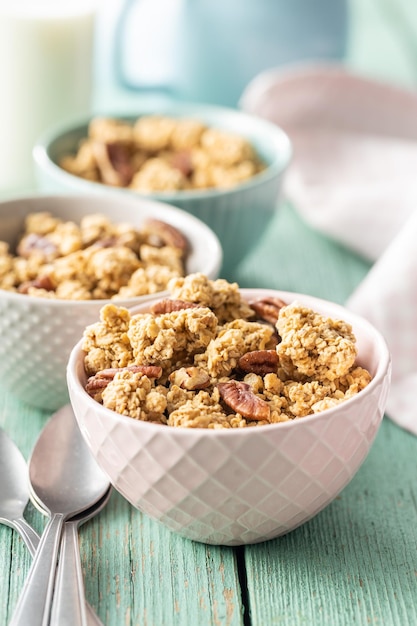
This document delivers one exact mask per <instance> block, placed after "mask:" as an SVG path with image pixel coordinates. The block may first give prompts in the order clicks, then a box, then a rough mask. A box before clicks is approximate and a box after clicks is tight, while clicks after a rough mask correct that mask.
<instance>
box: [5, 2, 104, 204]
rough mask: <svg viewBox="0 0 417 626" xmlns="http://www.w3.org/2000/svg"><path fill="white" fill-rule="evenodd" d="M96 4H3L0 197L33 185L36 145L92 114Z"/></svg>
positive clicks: (23, 190)
mask: <svg viewBox="0 0 417 626" xmlns="http://www.w3.org/2000/svg"><path fill="white" fill-rule="evenodd" d="M96 4H97V2H93V1H92V0H0V193H3V192H9V191H13V192H14V191H17V192H25V191H28V190H31V189H32V188H33V187H34V174H33V165H32V148H33V145H34V143H35V141H36V139H37V138H38V137H39V135H40V134H41V133H42V132H43V131H44V130H46V129H47V128H48V127H50V126H53V125H54V124H58V123H61V122H65V121H66V120H70V119H74V118H77V117H81V116H83V115H87V114H88V113H90V111H91V103H92V84H93V50H94V28H95V12H96Z"/></svg>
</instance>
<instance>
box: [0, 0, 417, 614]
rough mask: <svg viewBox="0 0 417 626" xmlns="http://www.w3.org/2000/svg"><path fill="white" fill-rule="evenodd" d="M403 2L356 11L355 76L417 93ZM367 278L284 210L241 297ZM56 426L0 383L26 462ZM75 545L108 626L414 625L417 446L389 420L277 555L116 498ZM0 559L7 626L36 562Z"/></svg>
mask: <svg viewBox="0 0 417 626" xmlns="http://www.w3.org/2000/svg"><path fill="white" fill-rule="evenodd" d="M408 1H409V0H355V2H352V30H351V44H350V52H349V63H350V64H351V66H352V67H355V68H356V69H359V70H361V71H362V72H363V73H366V74H368V75H378V76H379V77H380V78H387V79H390V80H392V81H395V82H399V83H402V84H406V85H408V86H413V85H414V84H416V85H417V5H416V7H415V8H413V7H411V6H409V4H411V2H410V3H409V4H407V3H408ZM407 12H408V13H407ZM413 34H414V35H415V37H414V39H413V37H412V35H413ZM371 44H372V45H371ZM384 59H385V61H384ZM106 93H107V101H106V103H104V104H103V106H108V107H109V108H111V107H110V105H111V104H112V103H116V100H115V98H116V96H117V97H118V99H117V104H118V105H119V106H120V108H122V107H123V106H124V105H125V103H127V102H129V103H130V106H134V98H135V97H134V96H131V95H129V96H128V95H127V94H116V92H115V91H114V90H113V91H111V92H110V91H107V92H106ZM110 93H111V94H112V98H113V100H112V102H109V101H108V98H109V94H110ZM368 269H369V266H368V264H367V263H366V262H365V261H364V260H363V259H361V258H359V257H358V256H355V255H353V254H352V253H351V252H349V251H348V250H346V249H344V248H342V247H340V246H339V245H337V244H336V243H334V242H333V241H330V240H329V239H327V238H325V237H323V236H322V235H320V234H318V233H316V232H313V231H312V230H311V229H310V228H309V227H308V226H306V225H305V224H304V223H303V222H302V221H301V219H300V218H299V217H298V215H297V213H296V211H295V210H294V208H292V207H291V206H288V205H284V206H282V207H281V209H280V210H279V211H278V212H277V215H276V219H275V221H274V223H273V226H272V227H271V228H270V230H269V232H268V233H267V235H266V236H265V237H264V239H263V240H262V241H260V242H259V243H258V245H257V248H256V249H255V250H254V251H253V253H252V254H251V255H250V257H247V258H246V259H244V260H243V262H242V263H241V265H240V266H239V267H238V268H237V270H236V271H235V272H234V274H233V278H234V279H235V280H237V281H238V282H239V284H240V285H241V286H242V287H249V286H250V287H255V286H256V287H272V288H279V289H285V290H291V291H301V292H305V293H310V294H313V295H316V296H319V297H323V298H326V299H330V300H334V301H337V302H341V303H342V302H344V301H345V300H346V298H347V297H348V296H349V294H350V293H351V292H352V290H353V289H354V288H355V286H356V285H357V284H358V283H359V282H360V281H361V279H362V278H363V276H364V275H365V274H366V272H367V271H368ZM48 415H49V414H48V413H47V412H42V411H39V410H34V409H32V408H30V407H28V406H26V405H23V404H22V403H20V402H19V401H17V400H15V399H13V398H12V397H11V396H10V395H9V394H8V393H7V392H6V391H5V390H3V389H2V388H1V383H0V426H2V427H3V428H4V429H5V430H6V431H7V432H8V433H9V434H10V435H11V436H12V437H13V439H14V440H15V442H16V443H17V444H18V446H19V448H20V449H21V451H22V452H23V454H24V455H25V457H27V456H28V455H29V453H30V450H31V448H32V446H33V444H34V441H35V439H36V437H37V435H38V433H39V432H40V430H41V428H42V426H43V424H44V423H45V420H46V419H47V417H48ZM0 480H1V476H0ZM27 519H28V520H29V521H30V522H31V523H32V524H33V526H34V527H35V528H36V529H37V530H38V531H41V530H42V528H43V526H44V523H45V520H44V519H43V518H42V516H41V515H40V514H39V513H38V512H37V511H36V510H34V509H33V507H32V506H31V505H29V506H28V509H27ZM80 543H81V556H82V563H83V568H84V574H85V586H86V595H87V598H88V600H89V601H90V603H91V604H92V606H93V607H94V608H95V609H96V611H97V613H98V615H99V616H100V618H101V619H102V621H103V623H104V624H106V625H107V626H171V625H172V626H226V625H227V626H238V625H239V626H242V625H243V626H249V625H251V626H273V625H275V624H276V625H280V626H298V625H304V624H305V625H307V626H350V625H360V626H362V625H363V626H365V625H369V624H371V625H372V624H375V625H378V626H391V625H394V626H407V625H408V624H410V625H414V624H417V438H416V437H414V436H412V435H410V434H409V433H407V432H405V431H403V430H401V429H400V428H398V427H397V426H396V425H394V424H393V423H392V422H390V421H389V420H388V419H387V418H385V419H384V422H383V424H382V426H381V429H380V431H379V433H378V435H377V438H376V441H375V443H374V445H373V447H372V449H371V452H370V454H369V456H368V458H367V459H366V461H365V463H364V464H363V466H362V467H361V468H360V470H359V472H358V473H357V474H356V476H355V477H354V479H353V481H352V482H351V483H350V484H349V485H348V486H347V487H346V488H345V489H344V490H343V492H342V493H341V494H340V495H339V497H338V498H337V499H336V500H335V501H334V502H333V503H331V504H330V505H329V506H328V507H327V508H326V509H325V510H324V511H322V512H321V513H320V514H319V515H317V516H316V517H315V518H314V519H312V520H311V521H310V522H308V523H307V524H305V525H304V526H302V527H300V528H298V529H297V530H295V531H293V532H292V533H290V534H288V535H287V536H284V537H281V538H278V539H276V540H273V541H269V542H266V543H263V544H258V545H254V546H248V547H238V548H224V547H215V546H206V545H203V544H198V543H194V542H191V541H189V540H186V539H182V538H181V537H178V536H177V535H175V534H173V533H171V532H169V531H168V530H166V529H165V528H163V527H161V526H160V525H159V524H158V523H156V522H154V521H152V520H150V519H149V518H148V517H146V516H145V515H142V514H141V513H140V512H139V511H137V510H135V509H133V508H132V507H131V506H130V505H129V504H128V503H127V502H126V501H125V500H124V499H123V498H122V497H121V496H119V495H118V494H117V493H114V494H113V496H112V498H111V501H110V503H109V505H108V506H107V508H106V509H105V510H104V511H103V512H102V513H101V514H100V516H99V517H98V518H95V519H93V520H92V521H90V522H88V523H87V524H86V525H85V526H83V527H82V528H81V529H80ZM0 558H1V564H2V567H1V574H0V626H6V624H8V622H9V620H10V617H11V614H12V612H13V609H14V607H15V605H16V602H17V598H18V595H19V592H20V590H21V588H22V585H23V583H24V580H25V577H26V574H27V572H28V570H29V567H30V562H31V559H30V557H29V554H28V552H27V550H26V548H25V546H24V544H23V542H22V541H21V539H20V538H19V537H18V535H17V534H16V533H14V532H13V531H12V530H11V529H9V528H7V527H4V526H1V527H0ZM28 626H30V625H29V624H28Z"/></svg>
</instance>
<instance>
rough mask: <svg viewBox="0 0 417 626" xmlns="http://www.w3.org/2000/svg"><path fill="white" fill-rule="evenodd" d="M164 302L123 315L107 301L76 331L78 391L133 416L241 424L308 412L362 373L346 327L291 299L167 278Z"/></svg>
mask: <svg viewBox="0 0 417 626" xmlns="http://www.w3.org/2000/svg"><path fill="white" fill-rule="evenodd" d="M168 289H169V290H170V294H171V298H169V299H165V300H161V301H159V302H157V303H155V304H154V305H153V306H152V307H151V310H150V311H149V312H148V313H139V314H136V315H131V314H130V313H129V311H128V310H127V309H125V308H123V307H117V306H116V305H115V304H107V305H106V306H104V307H103V308H102V310H101V314H100V321H99V322H97V323H95V324H92V325H91V326H89V327H87V328H86V330H85V332H84V339H83V349H84V351H85V361H84V363H85V370H86V374H87V377H88V379H87V384H86V390H87V392H88V393H89V394H90V395H91V396H92V397H93V398H95V400H97V401H98V402H100V403H102V404H103V405H104V406H105V407H107V408H109V409H112V410H114V411H116V412H118V413H121V414H123V415H127V416H130V417H132V418H134V419H139V420H143V421H149V422H155V423H158V424H166V425H168V426H177V427H182V428H244V427H248V426H263V425H267V424H272V423H277V422H284V421H288V420H293V419H297V418H301V417H304V416H306V415H311V414H313V413H318V412H320V411H323V410H324V409H327V408H330V407H333V406H335V405H337V404H339V403H341V402H343V401H344V400H346V399H348V398H350V397H352V396H353V395H355V394H357V393H358V392H359V391H361V390H362V389H364V387H366V385H367V384H368V383H369V382H370V380H371V376H370V374H369V372H367V371H366V370H365V369H363V368H362V367H360V366H358V365H357V364H356V362H355V359H356V347H355V337H354V335H353V333H352V328H351V327H350V325H349V324H347V323H346V322H344V321H342V320H335V319H329V318H325V317H323V316H322V315H320V314H319V313H317V312H315V311H313V310H311V309H309V308H307V307H305V306H303V305H302V304H300V303H299V302H290V303H285V302H283V301H282V300H279V299H277V298H271V297H268V298H263V299H257V300H254V301H251V302H245V301H244V300H243V299H242V297H241V295H240V292H239V289H238V285H237V284H236V283H228V282H227V281H226V280H223V279H218V280H214V281H212V280H209V279H208V278H207V277H206V276H204V275H203V274H191V275H188V276H186V277H181V278H174V279H172V280H171V281H170V283H169V285H168Z"/></svg>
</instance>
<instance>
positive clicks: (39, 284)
mask: <svg viewBox="0 0 417 626" xmlns="http://www.w3.org/2000/svg"><path fill="white" fill-rule="evenodd" d="M31 287H34V288H35V289H44V290H45V291H55V285H54V283H53V282H52V280H51V278H50V277H49V276H38V278H35V279H34V280H27V281H25V282H24V283H21V284H20V285H19V287H18V292H19V293H29V289H30V288H31Z"/></svg>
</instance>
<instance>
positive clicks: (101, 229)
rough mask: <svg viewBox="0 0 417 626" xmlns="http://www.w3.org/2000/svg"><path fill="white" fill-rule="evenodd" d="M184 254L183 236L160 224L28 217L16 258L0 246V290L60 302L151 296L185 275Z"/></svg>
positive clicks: (98, 218)
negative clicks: (56, 299) (138, 225)
mask: <svg viewBox="0 0 417 626" xmlns="http://www.w3.org/2000/svg"><path fill="white" fill-rule="evenodd" d="M187 251H188V242H187V240H186V238H185V237H184V236H183V235H182V233H180V232H179V231H178V230H177V229H176V228H174V227H173V226H172V225H170V224H167V223H165V222H161V221H159V220H154V219H149V220H148V221H146V222H144V224H143V225H142V227H141V228H140V229H135V228H133V227H132V226H130V225H129V224H125V223H119V224H116V223H112V222H111V221H110V220H109V219H107V218H106V217H105V216H104V215H99V214H95V215H88V216H85V217H84V218H83V219H82V220H81V222H80V224H79V225H78V224H76V223H75V222H72V221H64V220H61V219H59V218H57V217H54V216H52V215H51V214H50V213H47V212H38V213H31V214H29V215H28V216H27V218H26V220H25V226H24V232H23V233H22V235H21V237H20V239H19V242H18V245H17V247H16V253H15V254H14V253H12V251H11V250H10V248H9V245H8V244H7V243H5V242H0V289H7V290H9V291H15V292H18V293H22V294H28V295H31V296H37V297H41V298H59V299H63V300H91V299H107V298H115V299H116V298H130V297H135V296H142V295H145V294H153V293H157V292H160V291H163V290H165V289H166V287H167V284H168V282H169V281H170V280H172V279H175V278H180V277H181V276H183V274H184V272H185V261H186V255H187Z"/></svg>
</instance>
